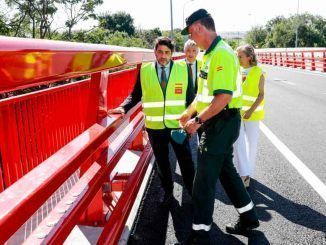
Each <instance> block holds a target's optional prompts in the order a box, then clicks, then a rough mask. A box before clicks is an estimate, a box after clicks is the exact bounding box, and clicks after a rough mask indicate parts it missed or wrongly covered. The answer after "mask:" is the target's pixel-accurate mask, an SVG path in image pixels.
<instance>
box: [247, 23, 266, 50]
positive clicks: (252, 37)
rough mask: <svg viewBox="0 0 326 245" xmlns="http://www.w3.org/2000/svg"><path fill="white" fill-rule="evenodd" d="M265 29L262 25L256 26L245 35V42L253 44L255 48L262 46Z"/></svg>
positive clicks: (264, 38)
mask: <svg viewBox="0 0 326 245" xmlns="http://www.w3.org/2000/svg"><path fill="white" fill-rule="evenodd" d="M266 37H267V30H266V29H265V28H264V27H262V26H256V27H253V28H252V29H251V31H250V32H248V33H247V35H246V36H245V42H246V43H251V44H254V46H255V47H256V48H261V47H264V44H265V40H266Z"/></svg>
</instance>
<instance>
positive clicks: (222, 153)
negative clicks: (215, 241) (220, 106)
mask: <svg viewBox="0 0 326 245" xmlns="http://www.w3.org/2000/svg"><path fill="white" fill-rule="evenodd" d="M199 76H200V77H199V80H198V93H197V97H196V110H197V111H198V112H199V113H200V112H201V111H202V110H204V109H205V108H206V107H207V106H208V105H209V104H210V103H211V101H212V99H213V98H214V96H215V95H218V94H230V95H232V100H231V101H230V103H229V104H228V106H227V107H226V108H225V109H224V110H222V111H221V112H220V113H219V114H218V115H216V116H214V117H213V118H211V119H210V120H208V121H207V122H205V123H204V125H203V134H202V136H201V139H200V145H199V152H198V168H197V172H196V176H195V181H194V187H193V188H194V189H193V203H194V222H193V227H192V228H193V230H205V231H209V230H210V228H211V224H212V215H213V211H214V201H215V185H216V182H217V179H218V178H220V181H221V184H222V185H223V187H224V189H225V191H226V193H227V195H228V196H229V198H230V200H231V202H232V203H233V205H234V206H235V208H236V209H237V211H238V212H239V214H240V215H243V214H246V215H248V214H249V215H250V216H253V217H252V218H253V219H256V218H257V216H256V213H255V210H254V209H253V207H254V204H253V203H252V201H251V199H250V197H249V195H248V193H247V191H246V189H245V187H244V185H243V183H242V180H241V178H240V176H239V175H238V173H237V171H236V169H235V167H234V165H233V161H232V158H233V143H234V142H235V141H236V139H237V138H238V135H239V129H240V121H241V119H240V113H239V109H240V108H241V104H242V101H241V83H242V81H241V75H240V66H239V62H238V59H237V57H236V55H235V53H234V51H233V50H232V48H231V47H230V46H229V45H228V44H227V43H225V42H224V41H223V40H221V38H220V37H217V38H216V39H215V40H214V42H213V43H212V44H211V46H210V48H209V49H208V50H207V51H206V53H205V54H204V57H203V64H202V67H201V71H200V75H199ZM249 211H250V212H249Z"/></svg>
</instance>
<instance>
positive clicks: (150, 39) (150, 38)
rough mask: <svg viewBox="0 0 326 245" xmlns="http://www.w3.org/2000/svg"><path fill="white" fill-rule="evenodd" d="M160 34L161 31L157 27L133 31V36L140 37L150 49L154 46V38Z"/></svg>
mask: <svg viewBox="0 0 326 245" xmlns="http://www.w3.org/2000/svg"><path fill="white" fill-rule="evenodd" d="M160 36H162V32H161V30H160V29H159V28H154V29H151V30H137V31H136V33H135V37H137V38H140V39H142V40H143V41H144V44H145V46H146V48H148V49H152V48H153V47H154V42H155V39H156V38H157V37H160Z"/></svg>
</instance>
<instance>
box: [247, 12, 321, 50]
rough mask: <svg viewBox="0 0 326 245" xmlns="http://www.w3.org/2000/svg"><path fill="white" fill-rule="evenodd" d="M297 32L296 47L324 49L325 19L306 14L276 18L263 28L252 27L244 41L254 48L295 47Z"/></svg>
mask: <svg viewBox="0 0 326 245" xmlns="http://www.w3.org/2000/svg"><path fill="white" fill-rule="evenodd" d="M296 30H298V47H324V46H325V44H326V41H325V40H326V19H324V18H323V17H321V16H314V15H311V14H308V13H305V14H301V15H298V16H297V15H296V16H291V17H289V18H284V17H282V16H279V17H276V18H274V19H272V20H270V21H268V22H267V24H266V25H265V27H254V28H252V29H251V30H250V31H249V32H248V33H247V35H246V37H245V40H246V42H248V43H251V44H252V45H254V46H255V47H266V48H287V47H295V39H296Z"/></svg>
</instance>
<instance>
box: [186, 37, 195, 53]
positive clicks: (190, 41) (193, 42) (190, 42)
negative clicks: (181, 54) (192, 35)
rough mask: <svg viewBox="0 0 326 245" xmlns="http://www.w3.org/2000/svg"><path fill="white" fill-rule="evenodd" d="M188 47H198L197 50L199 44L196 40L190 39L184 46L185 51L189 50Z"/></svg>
mask: <svg viewBox="0 0 326 245" xmlns="http://www.w3.org/2000/svg"><path fill="white" fill-rule="evenodd" d="M188 47H197V48H198V46H197V43H196V42H195V41H194V40H192V39H188V40H187V41H186V42H185V45H184V48H183V50H184V51H186V49H187V48H188Z"/></svg>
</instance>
